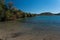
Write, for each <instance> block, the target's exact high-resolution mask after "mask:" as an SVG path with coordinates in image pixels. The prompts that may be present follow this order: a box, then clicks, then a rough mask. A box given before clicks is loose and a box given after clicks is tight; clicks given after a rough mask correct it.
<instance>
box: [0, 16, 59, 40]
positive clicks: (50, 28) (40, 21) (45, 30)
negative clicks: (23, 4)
mask: <svg viewBox="0 0 60 40" xmlns="http://www.w3.org/2000/svg"><path fill="white" fill-rule="evenodd" d="M0 30H1V31H0V35H1V36H0V37H1V38H3V37H2V36H4V35H5V36H4V37H9V38H7V39H8V40H60V16H36V17H29V18H24V19H21V20H19V21H17V22H3V23H0ZM12 33H16V34H19V36H16V37H14V38H13V37H11V36H12V35H10V34H12ZM6 35H7V36H6ZM9 35H10V36H9Z"/></svg>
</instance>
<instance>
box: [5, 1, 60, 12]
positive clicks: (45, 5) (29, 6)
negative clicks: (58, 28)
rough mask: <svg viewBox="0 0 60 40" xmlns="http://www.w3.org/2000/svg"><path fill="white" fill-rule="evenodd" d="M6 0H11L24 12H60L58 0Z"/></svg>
mask: <svg viewBox="0 0 60 40" xmlns="http://www.w3.org/2000/svg"><path fill="white" fill-rule="evenodd" d="M8 1H12V2H13V3H14V6H15V7H17V8H18V9H21V10H23V11H25V12H31V13H41V12H52V13H59V12H60V0H6V2H8Z"/></svg>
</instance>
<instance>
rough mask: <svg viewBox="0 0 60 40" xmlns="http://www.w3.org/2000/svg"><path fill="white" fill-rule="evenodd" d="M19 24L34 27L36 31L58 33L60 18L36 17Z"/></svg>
mask: <svg viewBox="0 0 60 40" xmlns="http://www.w3.org/2000/svg"><path fill="white" fill-rule="evenodd" d="M21 22H23V23H27V25H33V26H36V28H37V29H40V28H42V29H43V30H52V31H53V30H54V31H60V16H37V17H32V18H25V19H22V21H21Z"/></svg>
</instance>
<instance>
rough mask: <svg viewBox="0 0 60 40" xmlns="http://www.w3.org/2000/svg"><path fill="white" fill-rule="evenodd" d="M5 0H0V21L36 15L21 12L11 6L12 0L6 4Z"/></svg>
mask: <svg viewBox="0 0 60 40" xmlns="http://www.w3.org/2000/svg"><path fill="white" fill-rule="evenodd" d="M5 1H6V0H0V21H6V20H16V19H19V18H26V17H33V16H36V14H32V13H27V12H23V11H22V10H20V9H19V10H18V9H17V8H15V7H14V6H13V5H14V4H13V2H8V4H6V2H5Z"/></svg>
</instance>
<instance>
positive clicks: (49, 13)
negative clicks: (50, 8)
mask: <svg viewBox="0 0 60 40" xmlns="http://www.w3.org/2000/svg"><path fill="white" fill-rule="evenodd" d="M40 15H54V14H53V13H51V12H44V13H41V14H40Z"/></svg>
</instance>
